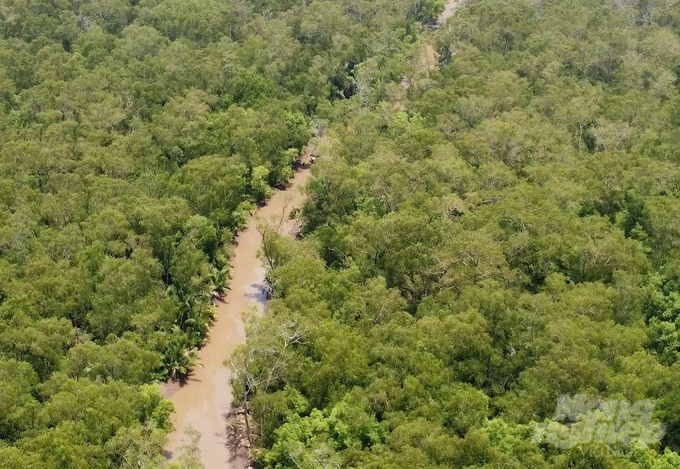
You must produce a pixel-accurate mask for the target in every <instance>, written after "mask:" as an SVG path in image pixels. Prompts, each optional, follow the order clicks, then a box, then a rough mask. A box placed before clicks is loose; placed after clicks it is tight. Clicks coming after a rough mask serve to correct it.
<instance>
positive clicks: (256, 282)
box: [164, 157, 309, 469]
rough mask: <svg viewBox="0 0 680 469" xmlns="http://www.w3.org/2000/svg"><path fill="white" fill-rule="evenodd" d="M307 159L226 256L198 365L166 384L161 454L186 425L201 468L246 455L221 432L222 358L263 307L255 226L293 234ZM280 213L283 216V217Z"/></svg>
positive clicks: (226, 377)
mask: <svg viewBox="0 0 680 469" xmlns="http://www.w3.org/2000/svg"><path fill="white" fill-rule="evenodd" d="M307 162H308V157H307V158H304V163H306V164H303V165H302V166H301V167H300V168H299V169H298V170H297V172H296V173H295V176H294V177H293V179H292V180H291V181H290V184H289V187H288V189H286V190H285V191H275V192H274V193H273V194H272V196H271V198H270V199H269V202H268V203H267V205H266V206H264V207H262V208H260V209H259V210H258V211H257V212H256V213H255V216H254V217H251V219H250V221H249V223H248V225H247V227H246V228H245V230H243V231H241V232H240V233H239V235H238V236H237V238H236V247H235V248H234V255H233V258H232V259H231V276H232V278H231V280H230V282H229V287H230V288H231V290H229V291H228V292H227V294H226V296H225V297H224V298H223V299H222V301H221V302H218V303H217V305H216V318H215V322H214V324H213V325H212V328H211V329H210V337H209V339H208V342H207V343H206V345H205V346H204V347H203V348H202V349H201V350H200V351H199V352H198V363H200V365H201V366H200V367H194V369H193V370H192V373H191V374H190V376H189V378H188V380H187V382H186V384H185V385H184V386H182V387H174V388H173V386H172V385H168V386H166V387H165V389H164V392H165V394H166V396H167V397H169V398H170V399H171V400H172V401H173V402H174V403H175V414H174V424H175V431H174V432H173V433H172V434H170V436H169V441H168V443H167V444H166V446H165V452H166V456H167V457H169V458H173V457H175V456H177V455H178V450H179V448H180V447H181V446H182V439H183V437H184V432H185V430H186V429H187V427H189V426H191V427H193V428H194V429H196V430H198V431H199V432H200V434H201V439H200V443H199V447H200V450H201V458H202V461H203V464H204V466H205V468H206V469H218V468H219V469H224V468H232V469H244V468H246V467H248V460H247V458H245V457H243V455H237V454H231V451H230V448H229V445H228V443H229V442H228V441H227V432H226V419H227V414H228V413H229V411H230V410H231V402H232V391H231V385H230V384H229V381H230V370H229V368H228V367H226V366H224V365H223V363H224V360H225V359H226V358H227V356H228V355H230V354H231V353H232V352H233V351H234V348H235V347H236V346H237V345H239V344H242V343H244V342H245V339H246V338H245V333H244V328H243V320H242V319H241V313H242V312H243V311H245V310H247V309H249V308H252V307H253V305H256V306H257V307H258V308H260V310H263V308H264V304H265V302H266V297H265V296H264V294H263V286H264V285H263V283H264V275H265V269H264V267H263V266H262V263H261V262H260V260H259V259H258V258H257V250H258V248H259V247H260V242H261V240H262V237H261V235H260V233H259V232H258V231H257V229H256V224H257V220H262V221H270V220H276V224H278V222H279V220H281V219H283V220H284V222H283V223H282V224H281V232H282V233H292V232H294V230H295V228H296V226H295V221H293V220H290V219H289V216H288V214H289V213H290V210H291V209H292V208H294V207H301V206H302V203H303V202H304V194H303V193H302V191H301V190H300V189H301V188H302V186H304V184H305V182H306V181H307V179H308V177H309V164H308V163H307ZM282 217H283V218H282Z"/></svg>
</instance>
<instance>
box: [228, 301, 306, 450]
mask: <svg viewBox="0 0 680 469" xmlns="http://www.w3.org/2000/svg"><path fill="white" fill-rule="evenodd" d="M246 333H247V335H248V342H247V343H246V344H243V345H241V346H239V347H238V348H237V349H236V350H235V351H234V353H233V354H231V355H230V356H229V357H228V359H227V362H228V363H229V365H230V367H231V369H232V378H231V381H232V386H234V387H241V388H242V389H241V390H240V391H241V399H242V401H243V410H244V418H245V424H246V433H247V434H248V443H249V444H250V445H252V431H251V428H250V423H249V421H248V414H249V408H248V402H249V398H250V397H251V396H252V395H254V394H256V393H257V392H259V391H265V390H267V389H269V388H270V386H272V385H273V384H274V383H275V382H276V380H278V379H279V377H280V373H281V371H282V370H283V369H285V367H286V365H287V363H288V360H289V359H290V353H289V349H290V348H291V347H293V346H294V345H296V344H300V343H302V336H303V334H302V332H301V331H300V330H299V325H298V322H297V320H296V319H286V320H283V321H282V320H281V319H280V318H278V317H273V318H260V319H258V318H257V317H256V316H255V315H254V314H253V315H251V316H250V318H249V319H248V320H247V325H246Z"/></svg>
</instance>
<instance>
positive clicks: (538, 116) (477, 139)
mask: <svg viewBox="0 0 680 469" xmlns="http://www.w3.org/2000/svg"><path fill="white" fill-rule="evenodd" d="M353 80H354V84H355V91H356V92H355V93H354V94H353V96H351V97H350V98H349V99H347V100H340V101H335V102H333V103H322V104H319V106H318V107H317V110H316V119H318V120H323V121H324V122H327V123H328V127H329V130H328V133H327V138H326V139H325V143H323V145H322V146H320V147H319V149H318V151H319V154H320V158H319V159H318V163H316V164H315V165H314V167H313V168H312V172H313V175H314V176H315V177H314V179H313V180H312V181H311V182H310V184H309V187H308V194H309V198H308V202H307V204H306V206H305V208H304V211H303V217H304V221H305V226H304V237H305V239H304V240H303V241H302V242H295V241H293V240H290V239H287V238H283V237H282V238H280V239H278V241H276V242H270V243H268V244H267V245H266V246H265V249H264V252H263V255H264V256H265V257H266V258H267V260H268V262H269V263H270V264H272V265H275V266H276V267H275V268H274V269H273V270H272V271H271V272H270V274H269V275H270V278H271V281H272V282H273V285H274V296H275V299H274V300H273V301H272V302H271V303H270V305H269V308H268V311H269V314H268V316H267V317H266V318H265V319H261V320H255V321H253V322H252V323H250V324H249V340H248V344H247V345H246V346H245V347H243V348H242V349H241V350H240V352H239V354H238V358H239V361H238V362H237V368H238V370H239V371H240V373H239V375H238V379H237V381H236V385H237V386H241V387H243V386H245V387H246V392H245V393H242V394H243V395H244V396H246V397H247V398H248V400H249V402H248V405H249V407H251V408H253V409H254V413H253V419H254V422H256V423H257V427H258V428H257V429H256V433H257V435H258V437H259V444H260V445H261V447H262V450H261V451H260V452H259V456H258V457H259V464H260V465H261V466H262V467H266V468H277V469H279V468H305V469H306V468H318V467H328V468H330V467H357V468H359V467H361V468H375V469H378V468H380V469H391V468H395V469H396V468H403V467H410V468H444V467H456V468H458V467H474V468H501V467H503V468H508V467H527V468H528V467H531V468H565V469H566V468H577V467H578V468H645V469H647V468H649V469H651V468H654V469H660V468H671V467H680V456H678V454H677V451H678V450H680V418H679V417H678V416H679V415H680V412H679V411H680V361H679V358H680V356H679V353H680V341H679V340H680V306H679V305H680V303H678V299H680V242H679V240H680V231H679V230H680V218H679V217H680V202H679V200H678V197H679V196H680V167H679V166H678V163H680V153H679V149H680V92H679V91H680V4H678V3H677V2H676V1H672V0H644V1H637V0H631V1H627V0H559V1H558V0H554V1H549V0H513V1H498V0H480V1H474V0H470V1H468V2H467V3H466V6H465V7H464V8H462V9H460V10H459V11H458V12H457V13H456V15H455V16H454V17H452V18H451V19H449V20H448V21H447V22H446V23H445V24H443V25H442V26H441V27H440V28H438V29H436V30H431V31H423V32H422V33H419V34H417V35H416V38H415V41H414V42H413V44H412V45H411V46H408V47H405V48H403V49H399V50H395V51H390V52H389V53H388V54H387V55H386V56H385V57H369V58H368V59H367V60H365V61H364V62H363V63H362V64H361V65H360V66H357V67H356V68H355V73H354V75H353ZM238 394H239V393H237V395H238ZM564 395H567V396H571V397H570V398H571V399H574V400H578V399H579V398H582V399H588V400H594V399H601V400H603V401H602V402H609V403H610V404H607V405H603V406H601V408H600V409H599V410H595V411H594V413H591V414H590V417H589V418H591V417H593V416H595V417H597V416H598V415H599V416H600V417H598V418H600V421H599V423H598V425H605V426H604V427H602V426H600V427H591V428H600V429H601V428H605V429H607V428H610V430H611V429H612V428H613V429H614V430H615V431H614V433H612V434H610V435H609V436H607V437H606V438H605V437H603V436H602V435H599V436H598V435H593V434H592V430H591V434H590V437H592V438H590V437H589V438H587V439H586V440H578V438H577V441H575V442H574V443H573V444H563V445H562V446H559V445H554V444H550V443H549V439H541V438H538V439H537V438H536V436H537V434H538V433H537V432H538V431H539V430H540V429H541V428H548V429H550V428H552V429H553V430H555V428H556V427H555V426H554V425H553V424H548V425H547V427H546V423H547V422H548V421H549V420H550V419H552V418H553V416H554V415H555V413H556V409H558V408H559V404H558V398H559V397H560V396H564ZM579 396H580V397H579ZM640 402H643V403H644V402H646V403H647V404H651V405H650V406H649V407H646V409H647V411H648V412H652V411H653V415H649V419H648V421H647V422H646V424H647V425H648V427H649V428H652V427H654V428H657V429H659V428H664V429H665V431H664V432H663V433H661V432H659V433H656V437H657V438H656V440H655V439H654V438H642V436H643V435H642V433H644V432H641V433H640V432H639V433H635V432H633V434H631V433H630V432H631V428H632V427H630V426H629V427H626V426H625V425H624V424H625V423H626V420H625V419H622V420H618V421H617V420H616V418H618V417H616V418H614V420H611V415H609V417H610V420H609V422H610V424H611V425H615V427H607V426H606V422H607V412H608V411H609V410H611V409H612V408H613V407H612V404H611V403H618V404H617V405H618V406H619V407H618V409H624V408H625V406H626V405H628V404H626V403H632V404H631V405H635V404H634V403H640ZM647 404H645V405H647ZM607 406H609V407H607ZM607 409H609V410H607ZM598 412H599V414H598ZM617 412H618V411H617ZM621 412H623V411H621ZM617 415H619V416H623V415H624V414H623V413H619V414H617ZM628 415H629V416H630V414H628ZM640 415H641V414H638V416H640ZM572 417H574V418H578V416H574V415H572ZM583 417H584V416H583V415H582V416H581V418H583ZM546 419H547V420H546ZM583 422H586V423H588V422H590V423H591V424H592V423H593V421H592V420H585V421H582V422H581V423H580V424H578V425H576V426H573V427H572V428H575V429H578V428H579V425H582V424H583ZM612 422H614V423H612ZM553 423H554V422H553ZM661 424H662V425H663V427H660V425H661ZM551 425H553V426H552V427H551ZM562 429H563V430H565V431H566V429H565V427H562ZM639 430H640V429H639V428H638V431H639ZM626 432H628V433H626ZM572 435H573V433H572ZM631 435H632V436H631ZM636 435H637V436H639V437H640V438H635V436H636ZM662 435H663V438H662V439H661V440H660V441H659V438H658V437H660V436H662ZM553 436H554V435H553Z"/></svg>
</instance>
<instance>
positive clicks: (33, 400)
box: [0, 0, 442, 469]
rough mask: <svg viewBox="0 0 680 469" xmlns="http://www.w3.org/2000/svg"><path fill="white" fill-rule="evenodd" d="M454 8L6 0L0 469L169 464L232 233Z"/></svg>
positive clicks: (1, 42)
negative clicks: (372, 80)
mask: <svg viewBox="0 0 680 469" xmlns="http://www.w3.org/2000/svg"><path fill="white" fill-rule="evenodd" d="M441 8H442V2H441V1H434V0H433V1H424V2H422V1H418V2H415V1H410V0H399V1H394V0H384V1H378V2H376V1H361V0H360V1H347V2H336V1H332V2H330V1H310V2H290V1H286V0H283V1H276V0H274V1H269V0H267V1H257V0H253V1H250V0H247V1H244V0H233V1H214V0H201V1H197V0H188V1H178V0H141V1H138V0H92V1H89V0H85V1H80V0H77V1H75V0H57V1H47V0H3V1H2V2H0V403H1V405H0V466H2V467H5V468H17V469H19V468H22V469H23V468H31V467H33V468H48V469H49V468H55V469H56V468H88V469H93V468H111V467H151V466H154V465H157V464H161V462H162V458H161V456H160V448H161V444H162V441H163V436H164V434H165V432H167V431H168V430H169V428H170V424H169V421H168V414H169V412H170V410H171V409H170V407H171V404H170V403H169V402H167V401H164V400H163V399H161V396H160V393H159V390H158V388H157V386H155V385H153V384H152V383H153V382H154V381H156V380H158V379H164V378H168V377H172V378H177V377H181V376H183V375H184V374H186V372H187V370H188V368H189V367H190V366H191V364H192V363H193V357H194V350H195V349H196V348H197V347H200V345H201V344H202V343H203V341H204V340H205V337H206V333H207V331H208V328H209V324H210V320H211V317H212V314H213V308H212V304H211V302H210V292H211V290H219V289H222V288H224V283H225V280H226V279H227V278H228V276H229V267H228V263H227V261H228V256H229V249H230V243H231V240H232V236H233V234H234V233H235V232H236V231H237V230H238V229H239V228H240V227H241V226H242V225H243V224H244V222H245V221H246V219H247V218H248V216H249V213H250V212H251V211H252V209H253V208H254V207H255V206H256V205H257V204H259V203H262V202H263V201H264V200H265V199H266V198H267V197H268V195H269V193H270V187H272V186H281V185H283V184H284V183H285V182H286V180H287V179H288V178H289V177H290V176H291V174H292V164H293V162H294V161H295V159H296V158H297V157H298V156H299V154H300V151H301V150H302V148H303V147H304V146H305V145H306V143H307V141H308V139H309V138H310V136H311V135H312V131H313V129H315V128H316V127H314V126H312V125H311V124H312V119H313V117H314V116H315V115H316V113H317V109H318V108H321V107H325V108H327V109H332V108H333V106H332V105H331V104H330V103H331V102H333V101H338V100H341V99H342V97H349V96H351V95H353V94H354V93H356V87H357V81H356V78H355V76H356V74H357V70H358V69H359V68H360V67H361V66H362V64H364V63H365V62H367V61H368V60H370V61H373V62H371V64H370V65H369V67H374V68H375V67H378V69H380V70H383V69H384V70H388V72H382V71H381V72H380V73H387V77H389V78H390V79H397V77H398V75H399V74H401V73H402V69H403V66H402V65H400V64H399V63H398V60H397V57H398V55H399V54H400V53H401V52H400V51H405V50H407V49H408V48H409V47H410V46H411V45H412V44H415V42H416V41H417V35H418V34H419V32H420V31H421V28H422V24H423V23H432V22H433V21H434V18H435V17H436V15H437V14H438V12H439V11H441ZM390 61H392V62H390ZM374 62H375V63H374ZM388 62H389V63H390V65H389V66H386V64H388ZM377 77H378V76H377V75H376V78H377Z"/></svg>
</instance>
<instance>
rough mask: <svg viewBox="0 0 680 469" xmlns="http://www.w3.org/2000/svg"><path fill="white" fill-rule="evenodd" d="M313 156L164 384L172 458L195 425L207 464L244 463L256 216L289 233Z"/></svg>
mask: <svg viewBox="0 0 680 469" xmlns="http://www.w3.org/2000/svg"><path fill="white" fill-rule="evenodd" d="M464 3H465V2H464V0H449V1H448V2H447V4H446V7H445V9H444V11H443V12H442V14H441V15H440V17H439V21H438V23H439V24H442V23H444V21H446V20H447V19H448V18H449V17H451V16H452V15H453V14H454V13H455V12H456V10H457V9H458V8H460V7H461V6H462V5H463V4H464ZM308 161H309V158H308V157H307V158H305V159H304V162H305V163H306V164H304V165H303V166H302V167H301V168H299V169H298V171H297V172H296V173H295V176H294V177H293V179H292V180H291V181H290V185H289V187H288V188H287V189H286V190H284V191H276V192H274V193H273V194H272V197H271V198H270V199H269V202H268V203H267V205H266V206H264V207H262V208H261V209H259V210H258V211H257V212H256V213H255V216H254V217H251V219H250V222H249V223H248V226H247V227H246V228H245V230H243V231H241V233H239V235H238V236H237V238H236V247H235V249H234V255H233V257H232V259H231V275H232V278H231V281H230V282H229V287H230V288H231V290H229V292H228V293H227V295H226V296H225V297H224V298H223V301H222V302H218V303H217V306H216V313H217V314H216V318H215V322H214V324H213V325H212V328H211V329H210V337H209V340H208V342H207V344H206V345H205V346H204V347H203V348H202V349H201V350H200V351H199V353H198V362H199V363H200V364H201V366H200V367H194V369H193V370H192V373H191V375H190V377H189V379H188V380H187V383H186V385H184V386H183V387H180V388H174V389H173V388H172V387H171V386H166V388H165V394H166V396H167V397H169V398H170V399H171V400H172V401H173V402H174V403H175V414H174V420H173V421H174V424H175V431H174V432H173V433H172V434H170V436H169V441H168V443H167V444H166V446H165V453H166V456H167V457H169V458H174V457H176V456H177V455H178V453H179V449H180V447H181V446H182V444H183V441H182V440H183V438H184V434H185V430H186V429H187V428H188V427H189V426H191V427H193V428H194V429H196V430H198V432H199V433H200V434H201V439H200V442H199V448H200V450H201V460H202V462H203V465H204V466H205V469H227V468H229V469H245V468H247V467H248V465H249V460H248V459H247V458H246V457H243V456H239V455H236V454H233V455H232V454H231V452H230V449H229V445H228V443H229V442H228V440H227V432H226V428H227V415H228V414H229V412H230V410H231V402H232V395H231V393H232V390H231V386H230V384H229V381H230V370H229V368H228V367H226V366H224V364H223V363H224V360H225V359H226V358H227V357H228V356H229V355H230V354H231V353H232V352H233V351H234V348H235V347H236V346H237V345H239V344H242V343H244V342H245V339H246V337H245V332H244V327H243V326H244V325H243V320H242V318H241V317H242V316H241V315H242V312H243V311H245V310H247V309H249V308H252V307H253V305H256V306H257V307H258V308H260V310H261V311H262V310H263V309H264V305H265V303H266V297H265V295H264V293H263V286H264V285H263V283H264V275H265V272H266V271H265V269H264V267H263V266H262V263H261V262H260V260H259V259H258V258H257V250H258V248H259V247H260V242H261V240H262V239H261V236H260V233H259V232H258V231H257V229H256V224H257V220H258V219H259V220H264V221H267V220H277V224H278V220H281V217H284V218H283V220H284V222H283V223H282V225H281V231H282V232H283V233H291V232H292V230H294V228H295V222H294V221H292V220H290V219H289V217H288V214H289V213H290V211H291V210H292V209H293V208H297V207H301V206H302V203H303V202H304V194H303V193H302V191H301V190H300V189H301V188H302V187H303V186H304V184H305V183H306V182H307V179H308V178H309V164H308Z"/></svg>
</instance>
